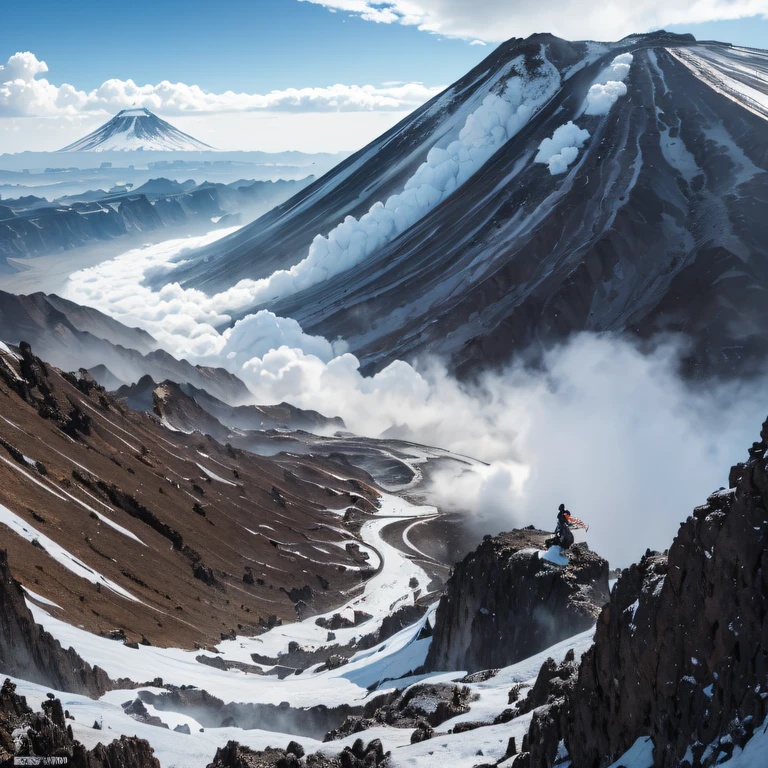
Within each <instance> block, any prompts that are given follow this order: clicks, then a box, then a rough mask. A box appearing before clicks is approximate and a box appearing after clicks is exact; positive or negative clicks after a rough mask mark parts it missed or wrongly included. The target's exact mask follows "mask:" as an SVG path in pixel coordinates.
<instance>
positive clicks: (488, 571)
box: [425, 529, 608, 672]
mask: <svg viewBox="0 0 768 768" xmlns="http://www.w3.org/2000/svg"><path fill="white" fill-rule="evenodd" d="M547 536H548V534H547V533H545V532H544V531H536V530H530V529H526V530H521V531H512V532H510V533H502V534H499V535H498V536H495V537H493V538H488V539H486V540H485V541H483V543H482V544H481V545H480V546H479V547H478V548H477V550H476V551H475V552H472V553H471V554H469V555H467V557H466V558H464V560H463V561H462V562H461V563H458V564H457V565H456V566H455V568H454V570H453V574H452V575H451V577H450V579H448V583H447V585H446V593H445V595H444V596H443V597H442V598H441V600H440V605H439V606H438V609H437V615H436V620H435V627H434V636H433V640H432V644H431V645H430V648H429V654H428V656H427V661H426V665H425V666H426V668H427V669H429V670H449V669H466V670H468V671H470V672H473V671H475V670H479V669H489V668H491V667H503V666H507V665H509V664H514V663H515V662H517V661H519V660H521V659H524V658H526V657H528V656H532V655H534V654H535V653H538V652H540V651H542V650H544V649H545V648H548V647H549V646H551V645H554V644H555V643H557V642H559V641H560V640H564V639H566V638H568V637H571V636H572V635H575V634H577V633H578V632H582V631H584V630H585V629H588V628H589V627H590V626H591V625H592V624H593V623H594V622H595V619H596V617H597V615H598V614H599V612H600V608H601V607H602V606H603V605H604V604H605V603H606V602H607V601H608V563H607V562H606V561H605V560H603V558H602V557H600V556H599V555H597V554H595V553H594V552H591V551H590V550H589V548H588V547H587V546H586V545H585V544H577V545H575V546H574V547H572V548H571V549H570V550H569V555H568V557H569V563H568V565H567V566H558V565H554V564H552V563H550V562H549V561H547V560H542V559H540V557H539V550H541V549H543V548H544V540H545V539H546V538H547ZM542 554H543V552H542Z"/></svg>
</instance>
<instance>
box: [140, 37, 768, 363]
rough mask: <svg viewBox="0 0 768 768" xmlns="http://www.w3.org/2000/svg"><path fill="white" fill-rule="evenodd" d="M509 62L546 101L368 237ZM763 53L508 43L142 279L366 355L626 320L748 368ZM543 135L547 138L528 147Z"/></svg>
mask: <svg viewBox="0 0 768 768" xmlns="http://www.w3.org/2000/svg"><path fill="white" fill-rule="evenodd" d="M542 51H543V58H542ZM520 56H524V57H525V62H526V68H527V71H529V72H537V71H540V70H539V69H537V66H536V64H535V62H536V60H537V59H538V61H539V62H543V61H546V63H547V64H546V65H544V66H548V65H551V66H552V67H554V68H556V69H557V70H558V72H559V80H560V84H559V87H557V86H556V88H555V90H554V93H553V95H552V96H551V98H549V99H548V101H547V102H546V104H543V103H542V102H538V103H539V104H541V106H540V108H539V109H538V111H537V112H536V113H535V114H533V115H532V116H531V117H530V119H529V120H528V122H527V123H526V124H525V125H523V126H521V128H520V130H519V131H518V132H517V133H516V134H515V135H512V136H511V137H508V139H507V140H506V141H505V142H503V143H499V144H495V145H494V148H495V149H496V151H495V152H493V153H492V156H491V157H489V158H488V159H487V160H486V162H485V163H484V164H483V166H482V171H480V172H477V173H475V174H474V175H472V176H471V178H469V179H468V180H467V181H466V182H465V183H464V184H462V185H461V186H458V187H457V188H456V189H455V190H454V191H453V192H452V193H451V194H449V195H445V194H444V192H445V189H446V188H443V193H441V192H439V190H438V188H439V187H441V183H440V182H438V183H437V184H438V186H437V187H436V188H435V192H434V193H433V198H432V199H431V200H425V202H426V203H427V204H426V205H424V206H421V207H418V208H409V209H407V210H408V212H409V214H410V213H414V214H415V212H416V211H418V212H419V213H420V214H421V215H420V217H419V218H418V220H417V221H415V222H414V221H413V218H414V217H413V216H410V215H409V216H406V217H404V218H403V219H402V222H403V226H404V227H405V228H404V229H403V228H402V227H400V226H394V227H393V228H392V229H391V230H389V231H390V233H391V234H389V235H388V236H386V237H385V236H381V231H380V228H378V226H377V228H375V234H374V236H373V237H371V233H370V232H369V231H368V229H367V228H366V227H365V226H364V224H363V222H364V221H366V222H367V221H368V220H369V219H368V218H366V212H367V211H369V210H370V211H371V214H370V217H371V218H372V219H375V216H376V215H378V214H377V213H376V212H379V213H380V214H381V215H389V214H388V213H387V212H388V211H389V209H388V208H387V205H388V203H387V201H388V200H389V199H390V198H392V196H393V193H395V194H396V195H398V196H399V195H400V194H401V193H402V191H403V190H404V189H405V190H406V192H408V193H409V194H412V193H411V185H412V184H414V183H415V181H416V179H417V178H418V176H417V174H418V173H420V172H419V170H418V169H419V166H422V164H424V165H423V166H422V167H423V168H424V169H425V172H427V171H428V172H430V173H431V171H432V170H434V168H435V167H436V165H437V163H436V162H435V161H436V160H437V155H438V153H437V152H436V151H435V150H434V149H433V148H437V150H448V148H449V147H450V146H452V143H453V142H456V141H460V137H459V132H460V131H461V129H462V127H464V125H465V124H466V123H467V117H468V116H469V115H470V114H472V113H474V112H476V111H477V110H478V109H479V108H481V107H482V104H483V100H484V99H486V97H487V96H488V92H489V91H491V92H492V93H494V94H497V98H498V94H499V93H503V87H504V84H506V83H507V82H508V81H509V79H510V74H511V69H510V67H511V66H512V65H514V64H515V63H516V62H517V61H519V57H520ZM766 61H767V59H766V54H765V53H764V52H759V51H752V50H748V49H739V48H732V47H730V46H728V45H724V44H715V43H707V44H699V43H696V42H695V41H694V40H693V39H692V38H691V37H690V36H675V35H670V34H666V33H654V34H652V35H639V36H633V37H632V38H627V39H626V40H624V41H620V42H619V43H614V44H610V45H601V44H594V43H568V42H565V41H562V40H558V39H557V38H553V37H551V36H546V35H543V36H534V38H532V39H529V40H526V41H511V42H510V43H508V44H507V45H505V46H501V47H500V48H499V49H498V50H497V51H495V52H494V53H493V54H492V55H491V56H490V57H489V58H488V59H487V60H486V61H485V62H484V63H483V64H482V65H481V66H480V67H479V68H478V70H477V71H474V72H473V73H470V75H468V76H467V77H466V78H464V79H463V80H461V81H459V82H458V83H457V84H455V85H454V86H452V87H451V88H450V89H448V91H446V92H445V93H444V94H442V95H441V96H439V97H438V98H437V99H435V100H434V101H433V102H431V103H430V104H428V105H426V106H425V107H424V108H423V109H422V110H419V111H418V112H416V113H414V115H413V116H411V117H409V118H407V119H406V120H405V121H404V122H403V123H401V124H400V125H399V126H397V127H396V128H395V129H393V130H392V131H391V132H390V133H388V134H386V135H385V136H384V137H382V138H381V139H380V140H378V141H377V142H374V143H373V144H371V145H370V146H369V147H367V148H366V149H365V150H363V151H361V152H360V153H358V154H357V155H355V156H353V157H352V158H350V159H349V160H348V161H346V162H345V163H343V164H341V165H340V166H339V167H338V168H337V169H334V171H333V172H331V173H330V174H328V175H327V176H326V177H324V178H322V179H320V180H319V181H318V182H316V183H315V184H313V185H312V186H310V187H309V188H307V190H305V191H304V192H302V193H300V194H299V195H297V196H296V197H294V198H293V199H292V200H290V201H288V202H287V203H286V204H284V205H283V206H280V207H279V208H277V209H275V210H274V211H272V212H271V213H269V214H267V215H266V216H264V217H262V218H261V219H260V220H258V221H256V222H254V223H253V224H252V225H249V226H248V227H246V228H244V229H243V230H241V231H239V232H237V233H235V234H234V235H232V236H231V237H229V238H227V239H224V240H222V241H221V242H219V243H216V244H214V245H211V246H208V247H207V248H205V249H203V250H201V251H199V252H198V253H192V254H190V253H186V254H185V255H184V259H183V262H182V260H181V259H176V263H177V266H176V268H175V269H174V270H173V271H172V272H171V273H168V272H165V273H163V274H162V275H153V276H152V277H151V281H150V283H149V284H150V285H152V286H153V287H154V288H159V287H160V286H162V285H164V284H167V283H168V281H169V280H173V281H174V282H178V283H179V284H180V285H181V286H182V288H183V289H184V290H185V291H188V290H189V289H190V288H192V287H194V288H197V289H200V290H202V291H204V292H205V294H204V295H202V296H201V297H200V301H201V302H202V303H203V304H205V302H208V305H209V306H210V307H211V308H215V309H216V310H217V312H219V313H222V312H223V313H227V314H231V313H232V311H233V310H234V311H235V312H236V313H237V314H235V315H234V316H233V319H235V320H236V319H238V318H241V317H244V316H245V315H247V314H249V313H253V312H255V311H257V310H259V309H262V308H266V309H270V310H271V311H273V312H274V313H275V314H277V315H278V316H282V317H291V318H294V319H296V320H298V321H299V323H300V324H301V326H302V327H303V328H304V330H305V331H306V332H307V333H310V334H312V335H313V336H314V335H318V334H319V335H322V336H324V337H326V338H329V339H335V338H337V337H338V336H341V337H343V338H344V339H346V340H347V342H348V343H349V347H350V350H351V351H352V352H353V353H354V354H355V355H357V356H358V357H359V358H360V359H361V360H362V361H363V363H364V364H370V365H371V366H372V367H375V368H381V367H383V366H384V365H386V363H388V362H390V361H392V360H394V359H397V358H401V359H403V358H404V359H410V358H412V357H413V356H415V355H417V354H421V353H424V352H433V353H439V354H442V355H448V356H450V357H451V358H452V360H453V364H454V365H456V366H459V367H462V366H463V367H465V368H466V367H475V366H477V365H478V364H479V365H485V364H487V363H488V362H491V363H494V362H498V361H500V360H504V359H506V358H508V357H509V356H510V354H512V353H513V352H514V350H515V349H518V348H521V347H524V346H527V345H529V344H530V343H531V342H534V343H539V342H545V343H546V342H548V341H551V340H553V339H557V338H562V337H563V336H564V335H567V334H568V333H570V332H573V331H577V330H593V331H604V330H624V329H632V330H633V331H635V332H638V333H640V334H641V335H650V334H653V333H656V332H659V331H684V332H685V333H687V334H690V335H691V336H692V337H694V339H695V341H696V342H697V344H698V346H697V347H696V348H695V349H694V350H693V357H694V359H696V360H703V361H705V362H706V363H707V364H710V365H713V366H715V367H726V368H729V367H732V366H739V365H743V364H744V361H745V360H749V359H752V358H754V357H757V356H761V355H763V354H764V353H765V352H766V345H765V342H764V338H765V337H766V332H768V309H766V308H767V307H768V302H766V301H765V291H766V289H768V274H766V272H765V270H764V268H763V267H762V266H761V264H762V263H763V261H764V259H765V256H766V250H765V242H766V234H768V232H767V231H766V230H767V229H768V225H767V224H766V221H765V218H764V217H763V216H762V214H761V211H762V201H764V200H765V198H766V186H765V185H766V180H768V177H767V176H766V168H768V160H767V159H766V158H767V157H768V155H766V152H768V133H766V131H765V121H764V119H763V117H764V114H763V113H762V112H761V111H760V110H761V109H762V106H761V105H762V104H763V101H761V100H766V99H768V96H767V95H766V94H767V93H768V66H767V65H766ZM538 66H541V64H539V65H538ZM473 99H474V100H473ZM501 122H502V121H501V120H500V121H499V123H501ZM569 122H573V124H574V126H575V127H574V128H573V129H568V130H560V132H559V133H556V131H558V129H562V128H563V126H567V125H568V123H569ZM577 129H578V130H577ZM586 134H589V139H587V138H586ZM546 139H552V140H556V141H555V143H554V144H553V145H550V146H549V148H548V152H547V153H544V154H541V148H542V143H543V142H544V141H545V140H546ZM454 146H455V145H454ZM430 149H433V151H432V154H431V155H430ZM554 150H558V151H554ZM563 152H565V155H563ZM534 159H538V160H539V162H538V163H536V162H532V161H533V160H534ZM545 161H546V165H544V163H545ZM412 178H413V181H411V182H409V179H412ZM425 189H426V188H425ZM396 199H397V200H399V199H400V198H399V197H396ZM377 202H378V203H379V205H375V204H376V203H377ZM391 213H394V212H393V211H391ZM348 216H352V217H354V218H353V219H347V218H346V217H348ZM345 219H346V221H345ZM328 233H330V234H328ZM308 249H311V250H310V251H309V252H310V253H311V254H312V255H313V256H312V258H308V257H307V253H308ZM326 251H327V252H326ZM315 257H316V258H315ZM331 265H332V266H331ZM239 281H243V282H242V283H240V287H239V288H238V287H237V284H238V282H239ZM240 288H245V289H246V290H240ZM170 289H171V287H170V286H169V287H168V289H167V290H170ZM175 290H177V289H175V288H174V291H175ZM249 300H251V303H250V304H249ZM238 308H239V309H238Z"/></svg>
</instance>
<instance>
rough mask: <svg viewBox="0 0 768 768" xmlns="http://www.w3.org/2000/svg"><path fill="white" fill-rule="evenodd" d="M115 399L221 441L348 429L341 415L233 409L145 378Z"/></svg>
mask: <svg viewBox="0 0 768 768" xmlns="http://www.w3.org/2000/svg"><path fill="white" fill-rule="evenodd" d="M114 396H115V397H116V398H118V399H120V400H124V401H125V403H126V404H127V405H128V406H129V407H130V408H132V409H133V410H134V411H153V412H154V413H155V414H157V416H159V417H160V418H162V419H163V421H164V423H166V424H168V425H170V426H172V427H174V428H175V429H179V430H181V431H182V432H193V431H195V430H198V431H200V432H202V433H203V434H208V435H211V436H212V437H216V438H217V439H220V436H221V435H222V434H224V435H227V434H228V432H229V431H230V430H237V431H238V432H242V431H244V430H275V429H280V430H284V431H285V430H290V431H296V430H306V431H309V432H320V433H328V434H332V433H333V432H335V431H336V430H339V429H345V425H344V421H343V420H342V419H340V418H339V417H338V416H337V417H335V418H328V417H326V416H323V415H322V414H321V413H318V412H317V411H307V410H303V409H301V408H296V407H295V406H293V405H291V404H290V403H279V404H278V405H239V406H231V405H228V404H227V403H225V402H222V401H221V400H219V399H218V398H215V397H213V396H212V395H210V394H209V393H208V392H206V391H205V390H204V389H199V388H197V387H194V386H192V385H191V384H176V383H175V382H173V381H163V382H161V383H160V384H158V383H156V382H155V381H153V379H152V378H151V377H150V376H143V377H142V378H141V379H140V380H139V381H138V382H136V384H133V385H131V386H123V387H120V388H119V389H117V390H116V391H115V392H114Z"/></svg>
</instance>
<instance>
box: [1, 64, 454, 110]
mask: <svg viewBox="0 0 768 768" xmlns="http://www.w3.org/2000/svg"><path fill="white" fill-rule="evenodd" d="M47 72H48V65H47V64H46V63H45V62H44V61H40V60H38V58H37V57H36V56H35V55H34V53H31V52H29V51H27V52H24V53H15V54H14V55H13V56H11V57H10V58H9V59H8V61H7V63H6V64H5V65H4V66H0V117H20V116H28V115H36V116H60V115H77V114H82V113H84V112H91V113H94V112H95V113H104V114H112V113H114V112H117V111H119V110H121V109H128V108H130V107H134V106H136V107H146V108H147V109H150V110H152V111H153V112H160V113H162V114H163V115H166V116H167V115H187V114H214V113H226V112H258V111H265V112H266V111H269V112H366V111H386V112H389V111H403V110H405V111H411V110H413V109H415V108H416V107H419V106H421V105H422V104H423V103H424V102H425V101H428V100H429V99H431V98H432V97H433V96H435V95H436V94H437V93H439V92H440V91H441V90H442V86H439V87H434V88H430V87H427V86H425V85H423V84H422V83H399V84H396V85H390V86H381V87H375V86H373V85H362V86H360V85H331V86H328V87H326V88H288V89H286V90H283V91H272V92H270V93H267V94H258V93H253V94H251V93H234V92H233V91H226V92H224V93H206V92H205V91H203V90H202V89H201V88H200V87H199V86H197V85H186V84H185V83H170V82H168V81H167V80H163V81H162V82H161V83H158V84H157V85H137V84H136V83H134V82H133V80H116V79H112V80H107V81H105V82H104V83H102V84H101V85H100V86H99V87H98V88H95V89H94V90H92V91H81V90H78V89H77V88H75V86H73V85H69V84H67V83H65V84H63V85H54V84H53V83H51V82H50V81H49V80H47V79H46V78H43V77H40V76H41V75H44V74H45V73H47Z"/></svg>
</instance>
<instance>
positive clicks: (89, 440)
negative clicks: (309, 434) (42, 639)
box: [0, 345, 378, 682]
mask: <svg viewBox="0 0 768 768" xmlns="http://www.w3.org/2000/svg"><path fill="white" fill-rule="evenodd" d="M0 423H2V424H3V427H2V429H0V537H1V538H2V546H3V549H7V551H8V563H9V565H10V569H11V573H12V574H13V576H14V577H15V578H16V579H18V580H19V581H20V582H21V583H22V584H23V585H24V587H25V588H26V589H27V590H28V592H27V596H28V598H29V599H31V600H33V601H34V602H35V603H36V604H38V605H40V606H43V607H44V609H45V610H46V611H48V612H50V613H52V614H53V615H54V616H55V617H56V618H61V619H63V620H65V621H67V622H68V623H70V624H74V625H75V626H80V627H82V628H84V629H86V630H89V631H91V632H94V633H97V634H104V635H107V636H109V637H114V639H120V638H123V639H127V640H128V641H130V642H147V643H150V644H153V645H163V646H169V645H173V646H180V647H187V648H191V647H193V645H194V644H195V643H198V644H199V645H201V646H209V645H211V644H212V643H214V642H218V640H219V639H220V637H221V635H222V634H224V635H227V636H230V635H231V633H233V632H234V633H237V632H243V633H249V634H251V635H253V634H258V632H259V631H260V628H261V626H266V625H268V624H269V625H270V626H273V625H274V624H275V622H276V621H277V619H282V620H289V619H292V618H294V616H295V604H296V602H297V600H298V599H299V598H298V597H297V596H296V595H299V596H300V597H301V598H302V599H303V600H304V603H305V604H307V605H309V606H311V607H312V608H313V609H314V610H316V611H322V610H323V609H324V608H326V607H332V606H334V605H336V602H337V600H338V597H337V596H338V595H339V594H346V592H347V591H348V590H351V589H353V588H354V587H356V586H359V584H360V582H361V578H362V577H363V575H364V574H363V571H364V569H363V568H361V567H360V565H359V563H357V562H356V561H355V559H354V557H353V556H352V554H350V550H348V549H345V548H344V547H345V546H346V545H347V544H348V543H350V542H352V543H354V541H355V539H356V538H357V536H358V531H359V520H358V524H357V527H356V526H355V525H354V524H352V523H350V524H349V526H347V527H348V528H349V530H348V531H344V529H343V528H340V527H339V526H340V525H341V524H342V523H341V522H340V519H339V514H337V513H334V512H332V511H330V510H331V509H342V510H346V509H347V508H350V507H351V508H354V509H355V510H356V511H357V513H358V514H359V515H360V516H363V515H365V513H366V512H368V511H371V510H372V509H373V508H374V506H375V502H376V499H377V498H378V496H377V493H376V492H375V491H374V490H373V489H372V488H371V487H370V486H369V485H368V484H367V483H366V479H367V476H366V475H365V474H364V473H362V472H360V471H359V470H356V469H355V468H354V467H352V466H351V465H350V464H348V463H346V462H343V461H342V462H339V461H332V460H328V459H322V458H313V457H309V456H307V457H297V456H293V457H289V456H285V455H283V456H280V457H273V458H266V457H258V456H254V455H253V454H249V453H246V452H244V451H240V450H237V449H235V448H233V447H232V446H224V445H222V444H219V443H217V442H216V441H215V440H213V439H211V438H204V437H202V436H201V435H199V434H198V435H185V434H183V433H179V432H172V431H170V430H167V429H165V428H163V427H162V426H161V425H159V424H158V422H157V421H156V420H155V419H153V418H150V417H148V416H147V415H146V414H137V413H134V412H132V411H130V410H128V409H126V408H124V407H121V406H120V405H119V404H118V403H116V402H115V401H114V400H113V399H112V398H111V397H109V395H107V393H106V392H104V390H103V389H101V388H100V387H98V385H96V384H95V382H93V380H92V379H90V378H89V377H88V376H86V375H83V374H80V375H77V376H76V375H72V374H61V373H60V372H58V371H57V370H55V369H53V368H52V367H50V366H48V365H46V364H45V363H43V362H42V361H40V360H39V359H38V358H36V357H35V356H34V354H33V353H32V351H31V350H30V348H29V347H28V346H26V345H23V346H22V348H21V349H20V350H19V351H15V350H11V351H8V350H7V348H5V347H0ZM0 607H1V606H0ZM270 616H271V617H272V619H271V620H270ZM6 619H7V617H4V618H3V626H6V624H5V622H6ZM270 622H271V623H270ZM8 626H9V627H10V629H9V631H10V633H11V637H10V639H9V641H8V642H9V643H11V644H13V643H19V642H22V641H23V640H24V639H25V638H26V636H25V634H24V631H23V629H22V630H19V629H18V628H17V627H16V624H14V623H13V622H11V623H10V624H9V625H8ZM5 647H6V646H5V645H4V644H3V643H2V642H0V652H2V650H3V648H5ZM30 649H31V650H30V653H35V650H34V646H30ZM45 653H47V652H46V651H43V654H45ZM6 661H7V660H6ZM4 671H9V670H8V669H5V668H4ZM30 677H32V676H31V675H30ZM32 679H36V678H34V677H32ZM51 682H54V681H51Z"/></svg>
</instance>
